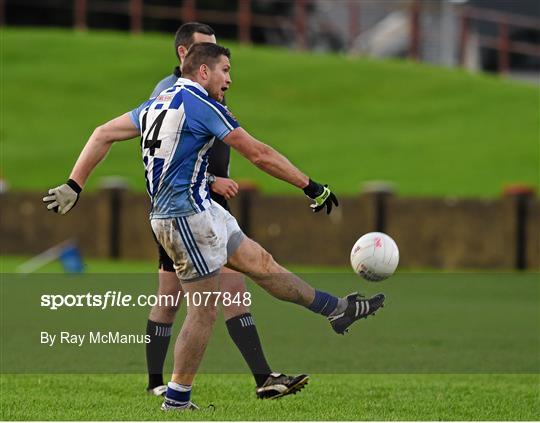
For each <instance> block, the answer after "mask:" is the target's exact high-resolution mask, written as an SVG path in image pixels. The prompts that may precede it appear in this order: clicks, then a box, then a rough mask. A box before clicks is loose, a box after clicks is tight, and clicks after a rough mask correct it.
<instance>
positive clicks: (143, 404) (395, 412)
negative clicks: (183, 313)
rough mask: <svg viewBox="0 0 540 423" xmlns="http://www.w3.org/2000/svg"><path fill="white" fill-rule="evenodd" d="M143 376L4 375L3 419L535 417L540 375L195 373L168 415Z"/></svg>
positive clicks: (511, 418) (442, 418)
mask: <svg viewBox="0 0 540 423" xmlns="http://www.w3.org/2000/svg"><path fill="white" fill-rule="evenodd" d="M143 383H144V376H143V375H20V376H3V377H2V383H1V387H2V399H1V404H2V416H1V417H2V419H3V420H241V421H246V420H325V421H328V420H347V421H351V420H379V421H380V420H535V419H537V418H538V415H539V413H540V405H539V400H538V395H539V391H538V389H539V388H538V386H539V383H540V379H539V377H538V375H342V374H340V375H312V377H311V381H310V383H309V384H308V386H307V387H306V388H305V389H304V390H303V391H301V392H300V393H299V394H297V395H295V396H291V397H286V398H282V399H280V400H274V401H261V400H257V399H255V393H254V384H253V380H252V379H251V377H249V376H247V375H200V376H197V381H196V385H195V388H194V389H195V391H194V394H193V399H194V401H196V402H197V404H198V405H199V406H201V407H202V408H204V407H206V406H207V405H208V404H214V405H215V410H214V411H210V410H209V409H206V410H204V409H203V410H202V411H201V412H190V413H185V414H181V413H178V414H171V413H163V412H161V411H160V410H159V406H160V404H161V401H160V399H159V398H156V397H150V396H148V395H146V394H145V393H144V390H143V388H144V384H143Z"/></svg>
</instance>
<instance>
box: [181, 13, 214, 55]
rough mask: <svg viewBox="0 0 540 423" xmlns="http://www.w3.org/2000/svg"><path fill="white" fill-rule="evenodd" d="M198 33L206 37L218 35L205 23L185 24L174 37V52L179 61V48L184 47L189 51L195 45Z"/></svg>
mask: <svg viewBox="0 0 540 423" xmlns="http://www.w3.org/2000/svg"><path fill="white" fill-rule="evenodd" d="M196 32H200V33H201V34H205V35H215V34H216V33H215V32H214V30H213V29H212V27H210V26H209V25H206V24H203V23H199V22H187V23H185V24H183V25H182V26H181V27H180V28H178V30H177V31H176V34H175V36H174V52H175V53H176V57H178V59H180V56H179V55H178V47H179V46H184V47H186V48H187V49H189V48H190V47H191V45H192V44H193V34H195V33H196Z"/></svg>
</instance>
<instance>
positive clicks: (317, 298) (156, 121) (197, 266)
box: [43, 43, 385, 410]
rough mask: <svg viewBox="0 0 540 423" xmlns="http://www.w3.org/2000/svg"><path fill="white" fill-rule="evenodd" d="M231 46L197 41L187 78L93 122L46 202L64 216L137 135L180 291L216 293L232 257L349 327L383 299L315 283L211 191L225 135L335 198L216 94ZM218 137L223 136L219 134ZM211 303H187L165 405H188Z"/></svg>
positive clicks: (277, 289) (300, 183)
mask: <svg viewBox="0 0 540 423" xmlns="http://www.w3.org/2000/svg"><path fill="white" fill-rule="evenodd" d="M230 69H231V64H230V52H229V50H228V49H226V48H224V47H221V46H219V45H217V44H214V43H198V44H194V45H193V46H192V47H191V48H190V50H189V51H188V54H187V55H186V57H185V60H184V63H183V65H182V72H183V77H182V78H179V79H178V81H177V82H176V83H175V85H174V86H173V87H171V88H169V89H167V90H165V91H163V92H161V93H160V94H159V95H158V96H157V97H156V98H154V99H151V100H148V101H146V102H145V103H143V104H142V105H141V106H139V107H137V108H136V109H134V110H133V111H131V112H130V113H125V114H123V115H122V116H119V117H117V118H115V119H113V120H111V121H109V122H107V123H105V124H104V125H102V126H99V127H98V128H96V129H95V131H94V132H93V134H92V135H91V136H90V138H89V140H88V141H87V143H86V145H85V147H84V148H83V150H82V152H81V154H80V156H79V158H78V160H77V162H76V163H75V166H74V168H73V170H72V171H71V174H70V177H69V179H68V181H67V182H66V183H65V184H63V185H60V186H58V187H56V188H52V189H50V190H49V195H48V196H46V197H45V198H44V199H43V201H44V202H45V203H47V208H48V209H49V210H53V211H55V212H58V213H60V214H65V213H67V212H68V211H69V210H71V209H72V208H73V206H74V205H75V204H76V203H77V200H78V198H79V195H80V193H81V191H82V187H83V186H84V184H85V182H86V180H87V179H88V177H89V175H90V173H91V172H92V170H93V169H94V168H95V167H96V166H97V164H98V163H99V162H100V161H101V160H102V159H103V158H104V157H105V155H106V154H107V152H108V151H109V149H110V147H111V145H112V143H114V142H115V141H121V140H127V139H132V138H134V137H137V136H138V135H140V136H141V148H142V154H143V163H144V166H145V170H146V171H145V175H146V183H147V190H148V193H149V195H150V197H151V201H152V208H151V212H150V222H151V225H152V228H153V231H154V234H155V236H156V238H157V239H158V241H159V243H160V244H161V245H162V246H163V248H164V249H165V251H166V252H167V254H168V256H169V257H170V258H171V259H172V260H173V262H174V269H175V270H176V274H177V276H178V278H179V279H180V280H181V281H182V288H183V291H184V293H185V294H186V295H187V296H188V297H190V298H194V297H195V294H198V295H199V296H200V297H203V298H204V296H205V293H213V292H218V291H219V286H220V275H219V272H220V269H221V268H222V267H223V266H224V265H225V264H226V265H227V266H228V267H230V268H233V269H235V270H237V271H239V272H241V273H243V274H245V275H247V276H249V277H250V278H251V279H252V280H253V281H255V282H256V283H257V284H258V285H259V286H261V287H262V288H263V289H264V290H266V291H267V292H268V293H269V294H271V295H272V296H274V297H275V298H278V299H280V300H283V301H288V302H292V303H295V304H298V305H301V306H304V307H305V308H307V309H309V310H311V311H312V312H314V313H317V314H321V315H323V316H325V317H327V319H328V320H329V322H330V325H331V327H332V329H333V330H334V331H335V332H336V333H339V334H344V333H345V332H346V331H347V329H348V327H349V326H351V325H352V324H353V323H354V322H355V321H357V320H359V319H362V318H366V317H368V316H369V315H372V314H373V313H375V312H376V311H377V310H378V309H379V308H380V307H382V306H383V303H384V300H385V297H384V295H383V294H377V295H375V296H373V297H371V298H367V299H365V298H363V297H361V296H360V295H359V294H358V293H352V294H350V295H347V296H346V297H336V296H333V295H331V294H329V293H326V292H323V291H319V290H316V289H315V288H313V287H312V286H310V285H309V284H308V283H306V282H305V281H303V280H301V279H300V278H298V277H297V276H296V275H294V274H292V273H291V272H289V271H288V270H286V269H285V268H283V267H282V266H280V265H279V264H278V263H277V262H276V261H275V260H274V259H273V257H272V256H271V255H270V254H269V253H268V252H267V251H266V250H264V248H262V247H261V246H260V245H259V244H257V243H256V242H254V241H253V240H251V239H250V238H249V237H247V236H245V235H244V233H243V232H242V230H241V229H240V227H239V226H238V224H237V222H236V219H235V218H234V217H233V216H232V215H231V214H230V213H229V212H228V211H226V210H225V209H224V208H223V207H221V206H220V205H219V204H217V203H216V202H213V201H212V200H211V198H210V193H209V187H208V182H207V174H206V169H207V166H208V155H209V149H210V147H211V146H212V144H213V143H214V142H225V143H226V144H228V145H230V146H231V147H232V148H234V149H235V150H237V151H238V152H239V153H240V154H242V155H243V156H244V157H246V158H247V159H248V160H249V161H251V162H252V163H253V164H254V165H256V166H257V167H258V168H260V169H261V170H263V171H264V172H266V173H268V174H269V175H271V176H273V177H275V178H277V179H281V180H283V181H286V182H288V183H290V184H291V185H293V186H295V187H297V188H300V189H302V190H303V192H304V193H305V194H306V195H307V196H308V197H309V198H311V199H312V200H313V204H312V205H311V208H312V210H313V211H314V212H318V211H320V210H323V209H326V212H327V213H330V212H331V211H332V207H333V206H337V205H338V202H337V198H336V196H335V195H334V194H333V193H332V192H331V191H330V189H329V188H328V187H327V186H326V185H322V184H320V183H318V182H315V181H313V180H312V179H311V178H309V177H308V176H307V175H305V174H304V173H303V172H301V171H300V170H299V169H298V168H297V167H296V166H294V165H293V164H292V163H291V162H290V161H289V160H287V158H285V157H284V156H283V155H281V154H280V153H278V152H277V151H276V150H274V149H273V148H271V147H270V146H268V145H267V144H264V143H262V142H261V141H259V140H257V139H255V138H254V137H253V136H251V135H250V134H249V133H248V132H247V131H245V130H244V129H243V128H242V127H241V126H240V124H239V123H238V122H237V121H236V119H235V118H234V117H233V115H232V114H231V113H229V111H228V110H227V108H226V107H225V106H223V105H222V104H221V103H220V102H221V101H222V100H223V96H224V93H225V91H226V90H227V89H228V88H229V86H230V84H231V82H232V81H231V77H230ZM219 140H221V141H219ZM216 314H217V306H216V302H215V301H204V302H195V301H193V302H192V303H188V305H187V315H186V319H185V320H184V323H183V325H182V329H181V331H180V334H179V335H178V339H177V342H176V345H175V351H174V370H173V374H172V378H171V381H170V382H169V383H168V388H167V393H166V395H165V400H164V402H163V404H162V409H163V410H189V409H196V408H197V406H196V405H195V404H193V403H192V402H191V388H192V384H193V380H194V378H195V374H196V373H197V370H198V367H199V365H200V362H201V360H202V357H203V355H204V352H205V350H206V346H207V343H208V340H209V337H210V334H211V331H212V328H213V325H214V322H215V319H216Z"/></svg>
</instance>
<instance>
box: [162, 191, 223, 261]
mask: <svg viewBox="0 0 540 423" xmlns="http://www.w3.org/2000/svg"><path fill="white" fill-rule="evenodd" d="M220 197H221V196H220ZM212 201H215V202H216V203H219V205H221V206H222V207H223V208H224V209H225V210H227V211H229V212H230V209H229V204H228V203H227V200H225V198H223V197H221V198H214V196H212ZM152 235H153V236H154V241H156V244H157V247H158V269H162V270H165V271H166V272H174V271H175V270H174V264H173V261H172V260H171V258H170V257H169V255H168V254H167V252H166V251H165V250H164V249H163V247H162V246H161V244H160V243H159V242H158V240H157V239H156V236H155V235H154V232H153V231H152Z"/></svg>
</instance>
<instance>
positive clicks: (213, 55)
mask: <svg viewBox="0 0 540 423" xmlns="http://www.w3.org/2000/svg"><path fill="white" fill-rule="evenodd" d="M221 56H226V57H228V58H229V59H230V58H231V52H230V50H229V49H228V48H225V47H223V46H220V45H219V44H214V43H196V44H193V45H192V46H191V48H190V49H189V50H188V53H187V55H186V58H185V59H184V63H183V64H182V74H184V75H193V73H194V72H195V71H196V70H197V69H199V67H200V66H201V65H207V66H208V67H210V68H211V69H214V66H216V63H217V62H218V61H219V58H220V57H221Z"/></svg>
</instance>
